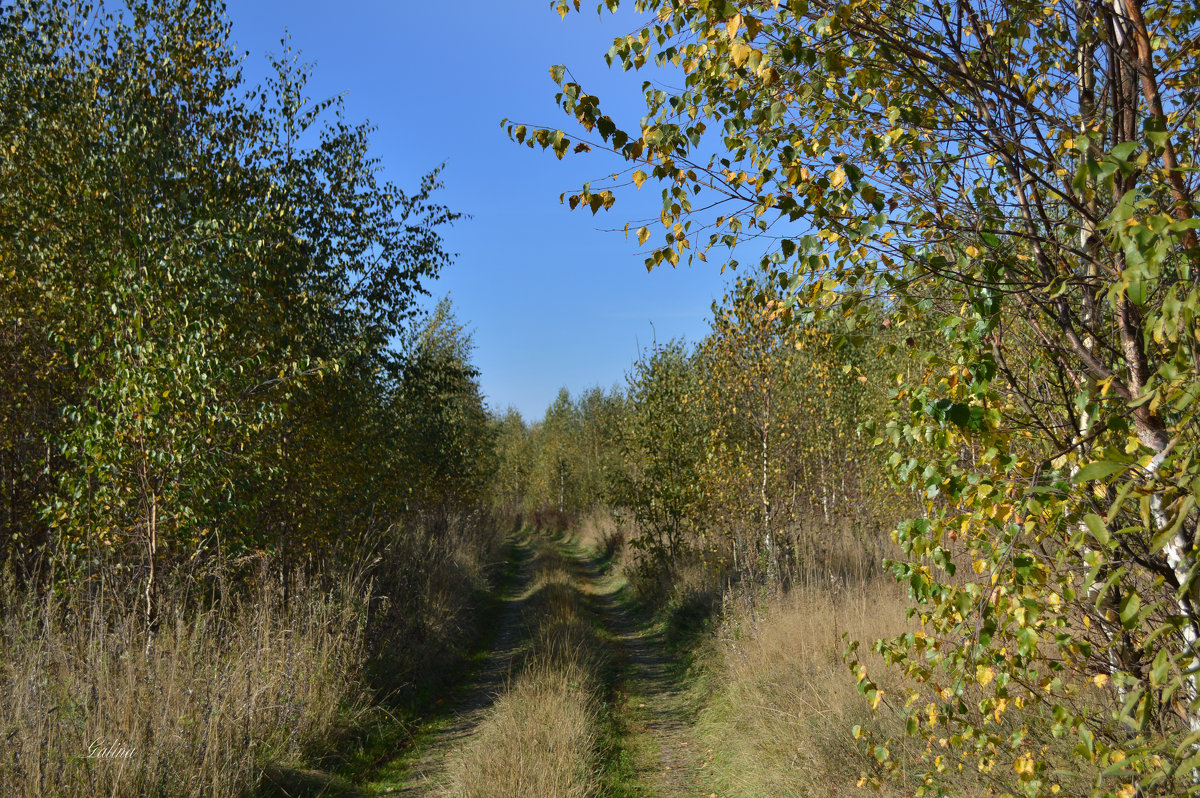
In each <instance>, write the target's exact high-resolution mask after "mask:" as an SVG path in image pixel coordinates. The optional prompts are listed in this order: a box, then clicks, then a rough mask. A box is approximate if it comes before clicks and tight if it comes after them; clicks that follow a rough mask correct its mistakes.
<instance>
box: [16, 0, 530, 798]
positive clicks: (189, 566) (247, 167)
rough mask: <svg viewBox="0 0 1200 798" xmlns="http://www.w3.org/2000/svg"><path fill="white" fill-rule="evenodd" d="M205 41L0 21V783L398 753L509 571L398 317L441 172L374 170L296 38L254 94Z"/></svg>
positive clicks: (474, 473)
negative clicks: (414, 177)
mask: <svg viewBox="0 0 1200 798" xmlns="http://www.w3.org/2000/svg"><path fill="white" fill-rule="evenodd" d="M229 35H230V33H229V23H228V21H227V20H226V18H225V17H224V10H223V7H222V5H221V4H220V3H217V2H208V1H207V0H199V2H189V3H156V2H139V1H138V0H134V2H129V3H119V4H118V3H114V4H97V5H95V6H92V5H90V4H78V3H73V2H65V1H60V0H44V1H43V0H27V1H26V0H23V1H22V2H16V3H5V4H4V5H3V7H0V60H2V61H3V63H4V68H3V70H0V152H2V153H3V155H2V156H0V508H3V509H2V510H0V570H2V577H0V584H2V587H0V793H2V794H4V795H6V796H9V795H11V796H51V795H54V796H60V795H138V796H142V795H163V796H167V795H169V796H187V795H195V796H201V795H203V796H221V795H228V796H232V795H244V794H249V793H254V792H255V791H265V792H272V791H276V790H282V791H285V792H288V793H289V794H294V792H295V790H296V789H297V788H296V785H297V784H304V783H306V782H305V779H309V778H310V777H313V778H317V777H315V776H313V774H320V773H323V772H325V771H328V770H345V768H346V767H349V766H351V765H352V764H353V763H355V762H357V761H359V760H361V759H362V758H363V757H364V756H366V753H367V752H370V751H371V750H373V749H372V746H373V745H374V743H373V740H376V739H378V738H381V737H383V738H386V739H389V740H391V741H392V746H391V747H392V749H393V751H390V752H389V755H391V754H393V753H394V748H395V747H396V746H402V745H403V744H404V743H405V741H406V735H407V730H408V729H409V728H410V726H411V725H412V724H413V722H414V721H415V718H416V713H417V712H418V711H419V709H420V707H421V706H423V703H424V702H431V701H432V700H433V698H432V697H431V694H434V693H436V692H438V691H440V690H441V689H443V688H444V687H445V684H444V682H445V681H447V680H448V679H449V678H451V677H452V675H453V674H454V673H455V668H456V663H458V662H460V661H461V660H462V658H463V657H464V655H465V654H466V653H467V652H468V650H469V649H470V648H471V646H472V645H473V641H474V640H476V639H477V622H478V612H479V608H480V606H481V601H482V599H483V598H484V597H485V596H486V594H487V591H488V590H489V589H490V588H491V586H492V584H493V581H494V577H495V575H496V571H497V567H498V564H499V563H500V562H501V561H502V560H503V550H504V537H505V533H507V532H508V530H509V529H510V528H511V526H510V525H511V519H508V520H507V521H504V522H501V521H498V520H497V519H496V517H495V516H494V515H493V513H492V511H491V505H492V501H491V482H492V473H493V466H494V459H493V457H492V452H493V430H492V427H491V425H490V422H489V419H488V416H487V413H486V410H485V408H484V405H483V402H482V398H481V395H480V391H479V386H478V382H477V374H476V371H475V369H474V367H473V366H472V364H471V356H472V344H471V339H470V335H469V334H468V333H467V332H466V331H465V329H464V327H463V325H462V323H460V322H459V321H458V320H457V319H456V317H455V314H454V310H453V308H452V307H451V306H450V305H449V303H448V302H442V303H440V304H438V305H436V306H435V307H432V308H431V309H429V310H428V311H420V310H419V307H420V306H419V305H418V303H417V300H418V299H419V297H420V296H421V295H422V294H424V293H425V286H426V285H427V284H428V282H429V281H430V280H431V279H433V278H434V277H435V276H436V275H437V274H438V272H439V271H440V270H441V269H442V268H444V267H446V266H448V265H449V263H450V256H449V254H448V253H447V251H446V249H445V247H444V245H443V239H442V236H443V234H444V233H445V232H446V230H447V229H448V227H449V226H450V225H451V224H452V223H453V222H454V221H455V219H456V218H457V214H455V213H454V212H453V211H451V210H449V209H447V208H445V207H443V206H442V205H440V204H439V203H438V202H437V200H436V195H437V190H438V187H439V184H438V175H437V170H436V168H434V169H433V170H432V171H430V173H429V174H428V175H427V176H426V177H425V178H424V179H422V180H421V182H420V183H419V185H418V186H416V187H415V188H414V189H412V190H404V189H401V188H399V187H397V186H394V185H390V184H387V183H386V182H384V181H382V180H381V178H380V165H379V164H378V163H377V162H376V161H375V160H373V158H372V156H371V153H370V149H369V137H370V132H371V131H370V128H369V127H367V126H365V125H354V124H351V123H350V122H348V121H346V119H345V118H344V116H343V114H342V113H341V109H340V105H339V103H338V101H337V100H330V101H325V100H323V99H321V98H317V99H313V98H309V97H308V96H307V95H306V90H305V84H306V79H307V77H308V76H307V72H306V71H305V68H304V67H302V66H300V62H299V61H298V58H297V56H296V54H295V53H293V52H291V51H289V50H288V49H287V47H286V45H285V46H284V50H283V51H282V52H281V53H278V54H276V55H275V57H274V60H273V62H272V63H273V66H274V72H273V77H272V78H271V79H270V80H268V81H267V82H266V84H265V85H263V86H248V85H246V84H245V83H244V82H243V81H242V79H241V77H240V73H239V67H238V61H239V56H238V55H237V54H236V53H235V51H234V49H233V47H232V43H231V42H230V40H229ZM257 57H261V55H259V56H257ZM431 166H433V165H431ZM367 764H369V763H367ZM320 778H325V779H326V781H328V779H329V778H332V777H325V776H322V777H319V778H318V781H319V780H320Z"/></svg>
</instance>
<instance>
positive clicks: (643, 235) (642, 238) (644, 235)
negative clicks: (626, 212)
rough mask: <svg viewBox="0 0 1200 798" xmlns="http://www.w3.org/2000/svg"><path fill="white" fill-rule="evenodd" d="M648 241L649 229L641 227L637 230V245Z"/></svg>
mask: <svg viewBox="0 0 1200 798" xmlns="http://www.w3.org/2000/svg"><path fill="white" fill-rule="evenodd" d="M649 240H650V228H648V227H643V228H641V229H639V230H638V243H639V244H645V243H646V242H647V241H649Z"/></svg>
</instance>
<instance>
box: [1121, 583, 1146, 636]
mask: <svg viewBox="0 0 1200 798" xmlns="http://www.w3.org/2000/svg"><path fill="white" fill-rule="evenodd" d="M1141 609H1142V597H1141V596H1139V595H1138V594H1137V591H1130V592H1129V593H1126V594H1125V595H1124V597H1122V599H1121V604H1120V615H1121V625H1122V626H1124V627H1125V628H1126V629H1130V630H1133V629H1136V628H1137V625H1138V612H1139V611H1140V610H1141Z"/></svg>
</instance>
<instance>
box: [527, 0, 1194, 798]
mask: <svg viewBox="0 0 1200 798" xmlns="http://www.w3.org/2000/svg"><path fill="white" fill-rule="evenodd" d="M609 5H610V6H614V7H615V3H610V4H609ZM637 5H638V8H639V9H641V10H643V11H646V12H648V16H647V19H649V20H650V21H649V22H648V23H647V24H646V25H645V26H644V27H642V28H641V29H640V30H638V31H635V32H634V33H631V34H629V35H627V36H621V37H618V38H617V39H616V40H615V41H614V45H613V48H612V50H611V51H610V53H609V56H608V57H609V59H610V61H612V62H617V63H620V64H621V66H622V67H623V68H625V69H639V68H642V67H643V66H644V65H645V64H647V63H657V64H658V65H659V66H662V67H666V68H671V69H675V70H678V71H680V72H682V73H683V75H682V77H681V78H680V79H679V82H680V83H682V88H678V89H673V88H667V87H665V86H663V85H660V84H658V83H655V82H654V81H648V82H647V83H646V85H645V101H646V107H647V116H646V117H645V120H644V122H643V123H642V125H641V127H640V128H639V129H636V130H632V131H626V130H622V129H621V128H620V127H618V125H617V124H616V122H615V121H614V120H613V119H612V118H610V117H609V116H607V115H605V113H604V112H603V110H602V108H601V105H600V102H599V100H598V99H597V98H596V97H595V96H593V95H590V94H588V93H586V92H585V91H584V89H583V87H581V86H579V85H578V84H577V83H575V82H571V81H567V80H566V77H567V75H566V72H565V70H564V69H562V68H555V69H553V70H552V74H553V75H554V76H555V78H556V79H557V80H558V81H559V82H560V84H561V92H560V93H559V95H558V97H559V101H560V102H561V104H562V106H563V108H564V110H565V111H566V112H567V113H568V114H570V115H571V116H572V117H574V118H576V119H577V120H578V122H579V123H580V124H581V125H582V126H583V128H584V129H585V130H586V131H588V132H591V133H593V134H595V139H594V140H593V141H591V142H590V146H591V148H592V149H593V150H596V149H601V148H605V149H609V150H611V151H613V152H615V153H617V155H618V156H620V157H621V158H623V159H625V160H626V161H628V162H629V163H630V164H631V165H630V167H629V169H630V173H628V179H629V180H630V181H631V182H632V183H634V184H635V185H637V186H641V185H642V183H643V182H644V181H646V180H648V179H650V178H654V179H657V180H659V181H661V182H662V183H663V184H664V190H663V208H662V214H661V221H662V224H663V227H664V229H665V231H666V233H665V236H664V237H663V238H662V239H661V240H660V242H659V243H658V245H657V246H655V248H654V249H653V250H652V251H651V252H650V254H649V257H648V258H647V264H648V265H649V266H655V265H658V264H661V263H663V262H666V263H669V264H672V265H674V264H676V263H678V262H679V261H680V260H681V259H682V258H685V257H691V256H693V255H694V256H695V257H699V258H701V259H704V258H706V257H707V253H708V252H711V251H712V248H713V247H716V246H724V247H731V248H732V247H734V246H737V245H738V244H739V243H744V242H745V240H746V239H748V238H759V239H760V240H763V241H768V242H772V243H774V244H775V246H774V252H773V254H772V255H771V256H770V260H771V261H772V262H773V263H776V264H778V265H780V266H782V267H785V268H788V269H789V270H790V271H791V274H792V278H791V283H790V285H791V290H792V309H791V311H790V312H791V314H792V316H793V318H795V319H797V320H817V319H821V318H825V317H830V316H837V317H842V318H845V319H848V320H852V321H854V322H855V323H856V324H857V325H858V326H859V328H860V329H863V330H866V331H870V330H871V329H873V328H877V327H878V326H880V325H882V324H883V323H884V322H885V321H886V322H887V323H889V324H891V325H894V329H896V330H907V331H910V332H909V336H910V339H911V340H912V348H913V355H914V357H916V358H917V359H918V362H920V363H921V365H922V372H923V373H921V374H920V375H919V377H918V379H910V380H907V381H902V382H901V384H899V385H898V388H897V391H896V393H895V397H894V398H895V399H896V411H895V416H894V418H893V419H892V421H891V423H890V424H889V426H888V427H887V429H886V434H885V435H881V436H880V437H881V441H883V442H889V443H891V444H892V445H893V446H894V447H895V450H896V451H895V453H894V454H893V466H894V467H895V473H896V475H897V476H898V477H899V478H900V479H903V480H905V481H906V482H908V483H909V484H911V485H912V486H913V487H915V488H919V489H921V490H922V491H923V492H924V494H925V496H926V499H927V503H928V504H927V512H926V515H925V517H924V518H920V519H916V520H914V521H912V522H910V523H906V524H904V525H902V526H901V527H900V528H899V529H898V530H897V533H896V539H897V541H898V542H899V543H900V544H901V546H902V547H903V549H904V551H905V553H906V555H907V556H906V558H905V559H903V560H900V561H898V562H896V563H894V564H893V567H894V569H895V572H896V574H897V576H899V577H900V578H902V579H905V580H906V581H908V582H909V584H910V586H911V591H912V595H913V599H914V602H915V612H916V615H917V616H918V617H919V618H920V620H921V622H922V623H923V625H924V627H923V628H924V630H925V631H924V633H923V634H922V635H921V636H912V635H907V636H904V637H900V638H897V639H895V640H893V641H890V642H889V641H885V642H882V643H881V644H880V645H879V646H878V647H879V650H880V651H881V652H883V653H884V654H885V655H886V656H887V657H888V658H889V660H890V661H891V662H892V663H893V664H896V665H898V666H899V667H902V668H903V669H904V670H905V672H906V673H907V674H908V675H909V677H911V678H912V679H914V680H915V681H916V683H918V684H919V685H923V687H924V689H923V690H917V691H916V692H914V693H913V694H912V695H910V696H909V698H908V700H907V701H906V702H904V703H905V706H906V707H907V708H908V710H910V711H911V712H912V714H911V716H910V717H911V719H910V730H911V731H912V732H913V733H914V734H922V735H926V736H927V737H928V738H929V739H930V740H931V742H932V744H933V747H934V750H936V749H937V748H940V745H938V744H937V741H939V740H941V739H945V740H947V741H948V742H947V745H948V746H949V747H950V749H951V750H952V752H953V753H955V754H957V755H959V756H962V757H964V758H965V759H969V760H971V762H972V763H973V764H974V766H978V767H980V768H981V769H983V770H984V771H986V772H989V773H992V774H996V777H997V778H1002V777H1001V776H1000V775H999V774H1001V773H1011V774H1015V775H1014V776H1013V777H1012V778H1011V781H1012V782H1013V784H1012V786H1011V787H1010V788H1011V789H1015V790H1019V791H1021V792H1023V793H1026V794H1030V795H1038V794H1050V793H1051V792H1052V791H1054V790H1061V789H1062V788H1063V787H1064V786H1065V785H1070V786H1071V787H1072V788H1078V787H1079V785H1080V784H1081V783H1082V784H1083V785H1085V787H1084V789H1088V790H1091V791H1092V792H1094V793H1097V794H1101V793H1112V794H1132V793H1133V792H1134V791H1141V792H1142V793H1143V794H1149V793H1165V792H1172V793H1180V792H1194V791H1195V790H1196V789H1197V788H1196V784H1195V781H1194V780H1193V779H1192V778H1191V776H1190V774H1191V773H1192V772H1193V771H1194V769H1195V768H1196V766H1197V763H1198V762H1200V758H1198V756H1197V749H1196V748H1195V746H1194V742H1195V736H1191V737H1189V736H1188V735H1189V734H1192V735H1194V734H1195V733H1197V732H1200V704H1198V702H1197V685H1196V681H1195V680H1196V676H1195V671H1196V666H1197V659H1196V654H1195V652H1194V645H1195V643H1196V641H1197V638H1198V636H1200V618H1198V617H1197V610H1196V608H1195V602H1196V600H1197V596H1196V587H1195V575H1196V572H1197V570H1200V569H1198V568H1197V564H1198V563H1200V560H1198V559H1197V551H1196V541H1195V533H1196V522H1197V512H1196V509H1195V504H1196V501H1197V498H1198V497H1200V494H1198V492H1197V488H1196V487H1195V486H1196V485H1197V484H1200V483H1197V482H1196V479H1197V477H1200V457H1198V456H1197V455H1198V454H1200V452H1198V451H1197V443H1198V442H1197V436H1196V431H1197V430H1196V415H1195V414H1196V404H1195V398H1196V396H1197V394H1198V393H1200V391H1198V390H1197V387H1196V386H1197V384H1198V380H1197V369H1198V365H1200V360H1198V358H1197V354H1198V353H1197V344H1198V342H1197V339H1196V336H1195V335H1193V332H1194V326H1195V315H1196V310H1197V306H1198V305H1200V293H1198V292H1197V289H1196V273H1195V271H1194V270H1195V268H1196V267H1197V265H1198V264H1197V261H1198V259H1200V252H1198V251H1197V242H1196V234H1195V230H1196V228H1197V226H1198V225H1197V221H1196V218H1195V217H1196V203H1195V189H1196V185H1195V184H1196V179H1197V178H1196V174H1197V172H1196V170H1195V166H1196V132H1195V131H1196V129H1197V124H1198V122H1200V112H1198V110H1197V105H1196V98H1197V91H1198V89H1200V68H1198V67H1200V64H1198V63H1197V61H1198V59H1200V50H1197V48H1196V47H1195V46H1194V43H1195V41H1196V37H1197V35H1198V33H1200V22H1198V19H1197V13H1198V12H1197V10H1196V8H1195V6H1194V5H1193V4H1187V3H1175V2H1172V1H1171V0H1163V2H1151V3H1146V2H1142V0H1121V2H1118V3H1115V4H1088V3H1081V2H1080V3H1072V4H1061V3H1048V2H1005V3H1001V4H981V3H970V2H961V3H957V4H946V3H942V2H937V1H936V0H932V1H931V2H917V3H907V2H906V3H898V2H892V0H855V1H854V2H850V3H833V2H826V1H825V0H804V1H803V2H795V3H786V4H785V3H779V2H767V1H765V0H742V1H739V2H733V1H732V0H721V1H720V2H707V1H704V0H702V2H698V3H687V4H681V3H673V2H672V3H668V2H661V1H659V0H647V1H646V2H640V3H638V4H637ZM559 8H560V11H561V12H562V13H564V14H566V13H567V12H568V11H569V5H568V3H566V2H562V3H560V4H559ZM510 133H511V135H512V136H513V138H514V139H515V140H517V141H518V142H524V143H528V144H529V145H530V146H534V145H541V146H543V147H547V148H552V149H554V151H555V152H556V154H557V155H558V156H559V157H563V156H564V155H565V154H566V152H567V151H568V150H569V149H570V146H569V141H568V139H567V136H566V135H565V134H564V133H563V132H562V131H556V130H533V131H530V130H527V129H526V128H525V127H524V126H519V125H514V126H512V127H510ZM709 153H712V154H711V155H709ZM615 188H617V186H616V185H612V186H607V185H604V184H599V183H597V184H589V185H587V186H585V187H584V188H583V189H582V190H581V191H580V192H579V193H578V194H577V195H575V196H573V197H571V198H570V203H571V205H572V206H573V207H575V206H578V205H583V206H585V207H590V208H591V209H592V210H593V212H595V211H597V210H599V209H600V208H607V207H610V206H611V205H612V204H613V202H614V201H615V198H616V195H615V194H614V192H613V189H615ZM710 208H712V209H715V210H709V209H710ZM718 214H719V215H718ZM651 236H652V233H651V232H650V229H649V227H648V226H643V227H642V228H641V229H640V230H639V231H638V238H639V241H641V242H643V243H644V242H646V241H648V240H649V239H650V237H651ZM927 329H932V330H933V331H934V333H933V335H932V336H929V337H925V336H923V335H920V334H918V332H917V331H923V330H927ZM926 342H929V343H931V344H932V345H931V346H929V347H928V348H924V349H921V348H918V347H919V345H920V344H922V343H926ZM956 563H961V564H969V565H970V566H971V569H970V570H972V571H974V573H975V574H976V577H975V578H968V579H963V578H962V574H961V573H960V574H959V576H958V577H954V571H955V568H956ZM951 577H954V578H951ZM1092 676H1094V677H1096V683H1100V682H1101V681H1105V683H1106V684H1107V685H1108V686H1107V687H1106V688H1105V689H1104V690H1102V691H1100V693H1099V695H1100V696H1101V697H1097V694H1096V691H1094V690H1092V689H1091V688H1088V687H1086V686H1084V685H1083V682H1084V679H1085V677H1092ZM860 686H861V687H862V689H863V691H864V693H866V694H867V695H868V697H869V698H870V699H871V700H872V701H873V702H878V701H879V700H881V696H880V693H879V692H878V689H877V688H876V687H875V684H874V682H873V681H872V680H871V679H870V678H869V677H868V676H867V675H866V673H865V671H861V672H860ZM1085 696H1086V700H1084V697H1085ZM1102 697H1106V698H1102ZM1104 700H1108V701H1112V702H1114V703H1113V704H1112V706H1111V707H1110V709H1111V712H1109V711H1108V710H1106V709H1102V708H1100V706H1099V705H1098V704H1097V703H1096V702H1100V704H1103V702H1104ZM1172 707H1174V708H1175V709H1176V710H1178V712H1179V713H1180V716H1181V718H1182V720H1179V721H1175V720H1172V717H1173V715H1172ZM1014 718H1015V719H1014ZM1014 729H1015V732H1014ZM1055 737H1067V738H1070V739H1073V740H1075V741H1076V743H1077V745H1078V748H1077V752H1078V755H1079V756H1080V757H1082V760H1083V761H1085V762H1086V763H1088V764H1087V767H1088V768H1090V769H1089V770H1088V771H1087V772H1086V773H1085V774H1082V775H1080V776H1078V778H1079V779H1081V781H1072V779H1073V778H1076V777H1072V776H1070V775H1067V774H1070V773H1071V772H1073V771H1076V770H1077V769H1078V766H1077V765H1076V764H1074V763H1073V762H1072V761H1068V760H1067V759H1063V760H1059V761H1056V760H1055V755H1054V753H1053V751H1054V748H1053V746H1051V745H1049V743H1047V742H1046V741H1048V740H1052V739H1054V738H1055ZM877 752H878V753H879V756H880V759H881V761H882V762H884V763H885V765H888V764H890V762H889V760H888V754H887V747H886V745H884V744H880V746H879V748H878V749H877ZM997 763H1002V764H1004V766H1003V767H998V766H997ZM905 765H906V766H909V767H916V765H915V764H914V763H905ZM954 766H955V764H954V762H953V761H952V759H949V758H947V757H946V756H941V757H934V756H932V755H931V757H930V760H929V762H928V763H927V771H926V775H927V777H928V779H929V784H930V785H936V784H937V778H938V771H939V770H941V769H944V768H947V767H954ZM1006 780H1009V779H1006Z"/></svg>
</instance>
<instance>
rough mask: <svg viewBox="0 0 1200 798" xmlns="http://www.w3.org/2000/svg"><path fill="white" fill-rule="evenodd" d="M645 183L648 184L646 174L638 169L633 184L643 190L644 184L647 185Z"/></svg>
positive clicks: (634, 174)
mask: <svg viewBox="0 0 1200 798" xmlns="http://www.w3.org/2000/svg"><path fill="white" fill-rule="evenodd" d="M645 182H646V173H645V172H643V171H642V170H641V169H638V170H637V171H636V172H634V173H633V184H634V185H635V186H637V187H638V188H641V187H642V183H645Z"/></svg>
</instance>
